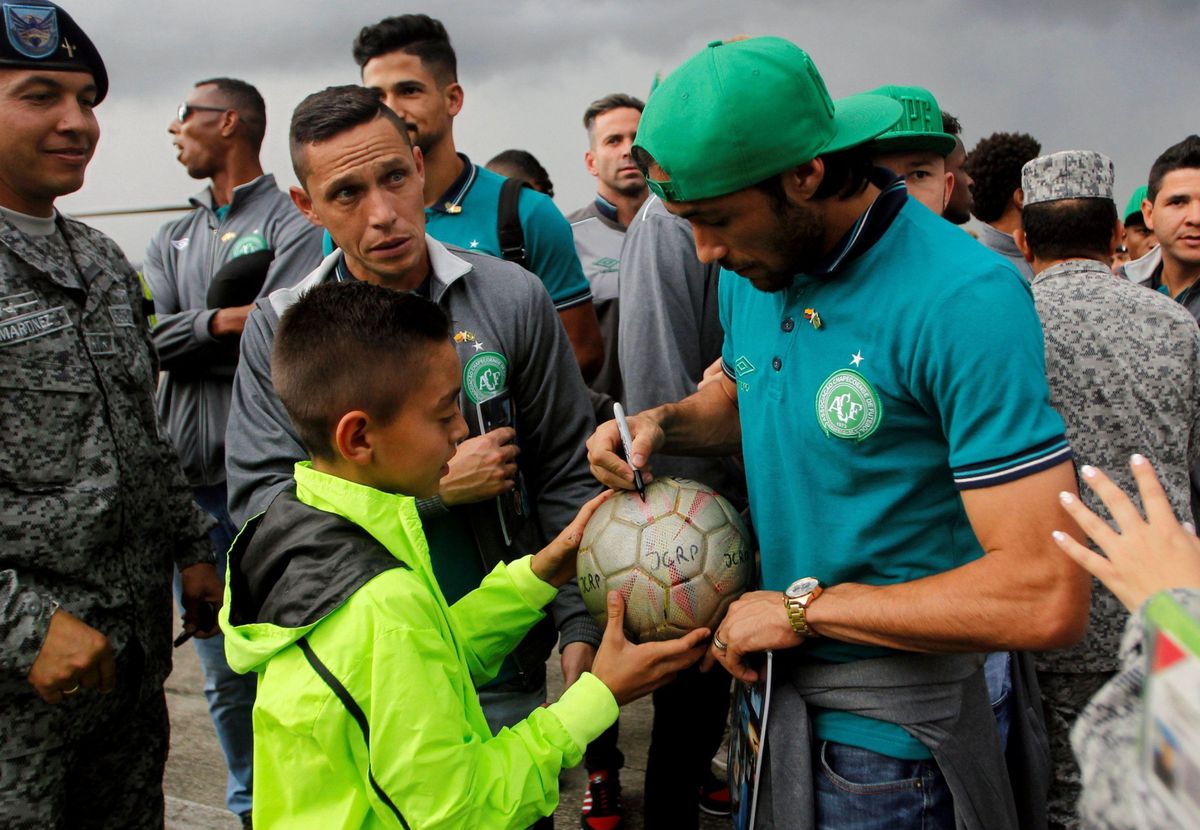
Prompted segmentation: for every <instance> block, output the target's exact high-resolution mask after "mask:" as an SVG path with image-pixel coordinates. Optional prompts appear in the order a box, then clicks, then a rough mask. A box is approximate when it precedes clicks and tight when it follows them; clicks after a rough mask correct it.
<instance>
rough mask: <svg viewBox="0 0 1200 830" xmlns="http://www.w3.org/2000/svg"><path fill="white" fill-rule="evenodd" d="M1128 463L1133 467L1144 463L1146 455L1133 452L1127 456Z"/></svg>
mask: <svg viewBox="0 0 1200 830" xmlns="http://www.w3.org/2000/svg"><path fill="white" fill-rule="evenodd" d="M1129 463H1130V464H1132V465H1133V466H1135V467H1140V466H1141V465H1142V464H1145V463H1146V456H1144V455H1142V454H1141V453H1139V452H1135V453H1134V454H1133V455H1131V456H1129Z"/></svg>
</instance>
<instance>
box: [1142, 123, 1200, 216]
mask: <svg viewBox="0 0 1200 830" xmlns="http://www.w3.org/2000/svg"><path fill="white" fill-rule="evenodd" d="M1193 168H1200V135H1189V136H1188V137H1187V138H1185V139H1184V140H1183V141H1181V142H1179V143H1178V144H1172V145H1171V146H1170V147H1168V148H1167V149H1165V150H1163V152H1162V155H1161V156H1159V157H1158V158H1157V159H1155V160H1154V164H1153V165H1151V166H1150V178H1149V181H1147V183H1146V198H1147V199H1149V200H1150V201H1151V202H1153V201H1154V200H1155V199H1157V198H1158V191H1159V189H1160V188H1162V182H1163V178H1164V177H1165V176H1166V175H1167V174H1168V173H1173V172H1175V171H1176V170H1190V169H1193Z"/></svg>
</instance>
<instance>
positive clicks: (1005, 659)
mask: <svg viewBox="0 0 1200 830" xmlns="http://www.w3.org/2000/svg"><path fill="white" fill-rule="evenodd" d="M983 675H984V679H985V680H986V681H987V688H988V700H990V701H991V703H992V714H994V715H995V716H996V730H997V731H998V732H999V733H1000V748H1001V749H1003V750H1007V749H1008V727H1009V724H1010V723H1011V722H1012V703H1011V702H1010V701H1009V697H1010V696H1011V694H1012V654H1010V653H1009V652H1007V651H996V652H993V653H991V654H989V655H988V656H987V659H986V660H985V661H984V663H983Z"/></svg>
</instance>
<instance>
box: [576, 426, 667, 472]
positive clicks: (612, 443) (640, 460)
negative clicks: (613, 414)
mask: <svg viewBox="0 0 1200 830" xmlns="http://www.w3.org/2000/svg"><path fill="white" fill-rule="evenodd" d="M628 420H629V434H630V436H631V437H632V438H633V443H632V444H631V445H630V451H631V452H632V454H633V458H632V459H631V460H632V461H633V466H634V467H637V468H638V470H639V471H640V472H641V474H642V481H643V482H644V483H646V484H649V483H650V482H651V481H653V480H654V476H653V475H651V474H650V470H649V467H648V466H647V465H648V464H649V462H650V456H651V455H652V454H653V453H654V452H655V451H656V450H657V449H658V448H659V447H661V446H662V444H663V440H664V435H663V431H662V427H660V426H659V425H658V422H657V421H655V420H654V419H653V418H651V417H649V416H647V415H644V414H643V415H631V416H629V419H628ZM587 450H588V464H589V465H591V468H592V475H594V476H595V477H596V480H597V481H599V482H600V483H601V484H603V485H604V486H605V487H612V488H613V489H614V490H632V489H633V488H634V484H633V468H632V467H630V466H629V465H628V464H627V463H626V462H625V459H624V458H623V457H622V453H623V452H624V448H623V447H622V445H621V432H620V430H619V429H617V422H616V421H605V422H604V423H602V424H601V425H600V426H598V427H596V431H595V432H593V433H592V437H591V438H589V439H588V441H587Z"/></svg>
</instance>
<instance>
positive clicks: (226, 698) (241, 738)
mask: <svg viewBox="0 0 1200 830" xmlns="http://www.w3.org/2000/svg"><path fill="white" fill-rule="evenodd" d="M192 495H193V496H194V497H195V499H196V504H198V505H200V507H201V508H202V509H203V510H204V512H206V513H208V515H210V516H212V517H213V518H214V519H216V520H217V526H216V527H214V528H213V529H212V531H211V532H210V533H209V534H208V536H209V539H210V540H211V541H212V546H213V551H214V552H215V553H216V554H217V576H218V577H220V579H221V581H222V582H224V581H225V561H226V559H225V554H226V552H227V551H228V550H229V546H230V545H231V544H233V537H234V536H236V535H237V528H236V527H235V526H234V524H233V520H232V519H231V518H230V517H229V510H228V508H227V507H226V488H225V484H224V483H221V484H212V485H209V486H206V487H196V488H194V489H193V490H192ZM179 598H180V589H179V575H178V573H177V574H176V575H175V599H176V601H178V600H179ZM192 642H193V643H195V645H196V654H197V656H199V658H200V666H201V668H203V670H204V697H205V698H206V699H207V700H208V714H209V716H210V717H211V718H212V722H213V727H214V728H215V729H216V732H217V741H218V742H219V743H220V744H221V751H222V752H223V753H225V764H226V766H227V767H228V768H229V776H228V779H227V782H226V785H225V804H226V806H227V807H228V808H229V810H230V812H232V813H234V814H236V815H239V816H240V815H242V814H244V813H248V812H250V795H251V792H252V787H253V782H254V727H253V724H252V720H251V710H252V709H253V708H254V693H255V689H256V687H257V684H258V676H257V675H256V674H254V673H253V672H251V673H250V674H238V673H237V672H235V671H234V670H233V669H231V668H229V663H228V662H226V660H225V637H224V635H222V634H218V635H216V636H215V637H210V638H208V639H207V640H196V639H193V640H192Z"/></svg>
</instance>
